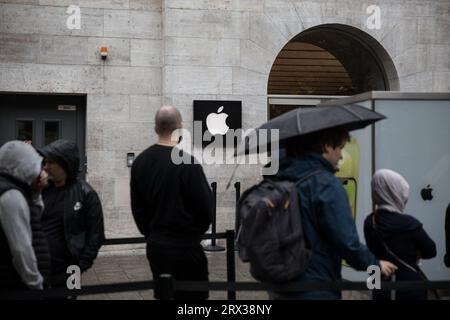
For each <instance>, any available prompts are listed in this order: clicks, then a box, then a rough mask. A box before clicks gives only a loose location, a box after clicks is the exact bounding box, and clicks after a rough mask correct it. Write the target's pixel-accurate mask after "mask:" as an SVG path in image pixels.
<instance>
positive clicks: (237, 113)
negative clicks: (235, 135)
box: [194, 100, 242, 147]
mask: <svg viewBox="0 0 450 320" xmlns="http://www.w3.org/2000/svg"><path fill="white" fill-rule="evenodd" d="M195 121H201V123H202V137H203V136H204V133H205V132H206V131H209V132H210V133H211V135H212V136H213V137H214V136H218V135H219V136H220V135H222V136H223V140H224V143H225V135H226V133H227V132H228V130H230V129H233V130H236V129H241V128H242V101H214V100H194V128H196V126H195ZM212 141H214V138H212V139H211V141H203V147H205V146H206V145H208V144H209V143H211V142H212Z"/></svg>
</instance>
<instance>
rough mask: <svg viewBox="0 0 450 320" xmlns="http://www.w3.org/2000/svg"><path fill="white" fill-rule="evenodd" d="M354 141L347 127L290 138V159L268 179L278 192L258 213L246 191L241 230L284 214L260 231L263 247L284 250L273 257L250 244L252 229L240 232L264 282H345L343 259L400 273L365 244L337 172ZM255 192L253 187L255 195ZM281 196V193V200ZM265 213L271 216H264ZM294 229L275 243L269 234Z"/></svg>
mask: <svg viewBox="0 0 450 320" xmlns="http://www.w3.org/2000/svg"><path fill="white" fill-rule="evenodd" d="M348 140H349V134H348V132H347V131H345V130H342V129H327V130H321V131H317V132H316V133H312V134H308V135H305V136H299V137H294V138H290V139H288V140H287V141H286V157H285V158H284V159H283V160H282V161H281V162H280V170H279V172H278V173H277V174H276V175H275V177H267V178H266V179H265V181H267V182H263V183H268V184H271V185H272V187H270V186H269V187H266V189H267V190H268V191H270V190H272V191H271V192H267V194H266V196H264V195H263V196H262V197H260V199H263V200H264V201H262V203H263V204H262V205H261V204H258V205H254V206H253V208H254V207H255V206H260V207H258V210H256V211H253V212H255V213H256V215H255V214H254V215H250V214H249V213H250V211H251V209H250V206H247V207H246V201H249V200H250V197H248V196H247V194H246V193H244V194H243V197H242V198H241V201H240V213H241V216H242V230H241V232H242V231H248V230H249V229H250V230H251V228H250V226H249V223H248V222H249V221H246V218H247V219H248V218H250V217H252V216H253V217H255V216H258V218H257V219H255V220H254V221H253V222H254V223H263V222H264V221H270V219H271V217H273V216H276V215H278V216H280V218H281V219H276V220H275V219H274V220H272V222H270V224H267V225H266V226H267V228H268V229H267V230H268V231H267V232H264V231H263V230H259V234H264V235H265V236H266V239H265V240H264V243H265V246H264V247H263V249H267V248H268V246H270V245H272V244H273V247H274V248H275V247H276V246H278V247H279V248H280V249H279V251H278V252H276V251H273V252H274V253H273V254H272V255H271V258H265V257H268V256H269V254H267V252H265V253H263V254H262V251H261V250H260V248H261V247H260V246H258V245H257V243H255V242H253V245H248V244H249V243H250V242H252V241H254V239H251V238H250V237H252V235H249V234H248V232H242V233H243V234H242V235H239V243H238V244H239V245H240V246H241V250H242V253H240V255H241V258H244V260H245V259H248V260H250V265H251V272H252V274H253V276H255V275H256V276H255V277H256V278H257V279H258V280H261V281H265V282H269V283H283V284H289V283H294V282H301V281H323V282H330V281H339V280H341V263H342V259H345V260H346V262H347V263H348V264H349V265H350V266H351V267H353V268H355V269H356V270H361V271H366V269H367V267H369V266H370V265H378V266H379V267H380V269H381V273H382V275H384V276H389V275H391V274H392V273H393V272H394V271H395V269H396V267H395V266H394V265H393V264H392V263H390V262H387V261H382V260H380V261H379V260H378V259H377V258H376V257H375V256H374V255H373V254H372V253H371V252H370V251H369V250H368V249H367V247H366V246H365V245H363V244H361V243H360V241H359V237H358V234H357V231H356V226H355V222H354V220H353V218H352V213H351V209H350V206H349V202H348V199H347V195H346V192H345V190H344V188H343V186H342V183H341V181H340V180H339V179H338V178H337V177H336V176H335V175H334V174H335V172H336V171H337V170H338V162H339V160H340V159H342V154H341V151H342V149H343V148H344V146H345V143H346V142H347V141H348ZM271 181H272V182H271ZM288 182H291V184H290V185H291V189H289V186H287V185H286V183H288ZM260 186H261V185H260ZM292 186H294V187H292ZM257 188H258V187H257ZM292 188H294V189H292ZM259 190H260V191H261V189H259ZM288 190H291V191H288ZM292 190H293V191H292ZM295 191H297V192H295ZM251 193H252V191H251V190H249V194H251ZM263 193H264V191H263ZM283 193H284V194H285V195H286V196H285V198H284V200H280V199H283V196H281V195H282V194H283ZM253 194H255V193H254V191H253ZM276 195H280V197H278V198H277V196H276ZM277 202H281V206H280V204H279V203H277ZM260 203H261V201H260ZM266 204H267V205H266ZM246 209H248V211H247V212H246ZM266 209H267V210H266ZM291 209H295V210H296V212H299V215H298V216H297V215H295V214H294V213H293V212H291V213H293V214H292V215H291V216H292V217H291V219H290V221H287V219H285V217H288V216H289V215H282V214H281V213H282V212H281V211H283V210H285V212H286V213H287V214H289V210H291ZM264 212H268V214H267V215H266V216H264ZM298 217H300V219H298ZM289 229H291V231H292V232H290V234H284V237H283V236H282V235H278V238H277V237H276V236H274V237H272V240H273V239H275V241H271V240H268V238H267V237H271V235H272V234H273V235H276V233H280V234H281V233H282V232H284V233H286V232H287V233H289ZM286 230H287V231H286ZM245 233H246V234H245ZM254 234H256V231H255V232H254V233H253V235H254ZM277 239H278V240H277ZM287 251H289V252H287ZM295 255H297V256H296V257H295ZM274 257H275V258H274ZM281 275H283V276H281ZM271 279H272V280H271ZM269 296H270V298H272V299H301V300H319V299H341V292H340V291H308V292H269Z"/></svg>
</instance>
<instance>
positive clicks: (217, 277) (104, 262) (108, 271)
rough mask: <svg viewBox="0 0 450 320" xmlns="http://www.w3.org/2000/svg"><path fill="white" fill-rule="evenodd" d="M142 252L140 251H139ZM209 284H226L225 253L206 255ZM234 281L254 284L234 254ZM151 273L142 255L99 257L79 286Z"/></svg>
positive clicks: (219, 295) (213, 294)
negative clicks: (212, 282) (222, 282)
mask: <svg viewBox="0 0 450 320" xmlns="http://www.w3.org/2000/svg"><path fill="white" fill-rule="evenodd" d="M142 251H143V250H142ZM206 255H207V258H208V261H209V279H210V281H226V252H225V251H223V252H207V253H206ZM235 261H236V281H255V280H254V279H253V278H252V277H251V275H250V273H249V270H248V268H249V267H248V264H245V263H242V262H241V261H240V259H239V257H238V256H237V254H236V257H235ZM151 279H152V274H151V272H150V267H149V265H148V261H147V258H146V256H145V254H144V253H143V252H142V253H140V254H133V255H124V254H120V255H100V256H99V257H98V258H97V260H96V261H95V264H94V266H93V267H92V268H91V269H90V270H89V271H88V272H86V274H84V275H83V278H82V285H94V284H107V283H118V282H134V281H145V280H151ZM343 296H344V299H351V300H354V299H356V300H360V299H367V298H368V297H367V296H366V295H363V294H361V293H358V292H352V293H350V292H344V293H343ZM236 297H237V299H238V300H267V299H268V296H267V293H266V292H263V291H255V292H253V291H238V292H237V293H236ZM79 299H80V300H152V299H153V291H151V290H148V291H136V292H124V293H110V294H99V295H90V296H82V297H79ZM226 299H227V293H226V292H225V291H210V300H226Z"/></svg>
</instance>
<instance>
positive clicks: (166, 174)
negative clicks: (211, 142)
mask: <svg viewBox="0 0 450 320" xmlns="http://www.w3.org/2000/svg"><path fill="white" fill-rule="evenodd" d="M180 128H181V115H180V112H179V111H178V110H177V109H175V108H174V107H172V106H163V107H161V108H160V109H159V111H158V112H157V114H156V116H155V131H156V133H157V134H158V143H157V144H155V145H152V146H151V147H149V148H147V149H146V150H145V151H143V152H142V153H141V154H140V155H139V156H138V157H137V158H136V160H135V161H134V164H133V167H132V169H131V181H130V189H131V209H132V212H133V217H134V220H135V222H136V225H137V227H138V229H139V231H140V232H141V233H142V234H143V235H144V236H145V237H146V239H147V258H148V260H149V263H150V268H151V270H152V273H153V278H154V279H157V278H158V277H159V275H160V274H163V273H168V274H171V275H172V276H173V277H174V279H175V280H186V281H208V262H207V259H206V256H205V253H204V252H203V248H202V246H201V245H200V241H201V236H202V235H203V234H204V233H205V232H206V231H207V230H208V227H209V225H210V223H211V214H212V210H213V199H212V192H211V189H210V188H209V185H208V182H207V180H206V177H205V174H204V173H203V169H202V167H201V166H200V165H199V164H198V163H196V161H195V159H194V158H193V157H192V156H188V157H187V158H190V160H191V161H190V164H188V163H181V164H175V163H174V162H173V161H172V158H171V155H172V153H173V151H175V152H178V149H175V148H176V147H175V146H176V144H177V142H178V141H177V139H173V137H172V133H174V131H175V130H177V129H180ZM183 158H185V159H186V155H185V156H184V157H183ZM155 297H156V298H159V296H158V293H155ZM206 298H208V291H204V292H198V291H197V292H175V299H206Z"/></svg>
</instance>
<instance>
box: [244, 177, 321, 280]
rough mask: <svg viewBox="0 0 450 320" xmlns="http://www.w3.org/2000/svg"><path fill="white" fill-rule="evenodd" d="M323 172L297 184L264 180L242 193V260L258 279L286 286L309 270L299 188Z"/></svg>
mask: <svg viewBox="0 0 450 320" xmlns="http://www.w3.org/2000/svg"><path fill="white" fill-rule="evenodd" d="M319 172H320V170H316V171H314V172H312V173H309V174H306V175H305V176H304V177H302V178H301V179H300V180H298V181H297V182H291V181H286V180H273V179H264V180H263V181H262V182H261V183H259V184H257V185H255V186H253V187H251V188H250V189H248V190H246V191H245V192H244V193H243V194H242V197H241V198H240V200H239V203H238V210H239V211H238V213H239V217H240V218H239V222H240V226H239V230H238V234H237V240H236V241H237V247H238V248H239V257H240V259H241V260H242V261H243V262H250V273H251V275H252V276H253V277H254V278H255V279H257V280H259V281H264V282H270V283H283V282H287V281H290V280H294V279H295V278H297V277H299V276H300V275H301V274H302V272H303V271H304V270H305V269H306V266H307V263H308V261H309V259H310V257H311V250H309V249H307V248H306V245H305V239H304V235H303V227H302V221H301V214H300V206H299V203H298V198H299V197H298V192H297V185H298V184H300V183H302V182H303V181H306V180H307V179H308V178H310V177H312V176H313V175H316V174H318V173H319Z"/></svg>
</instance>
